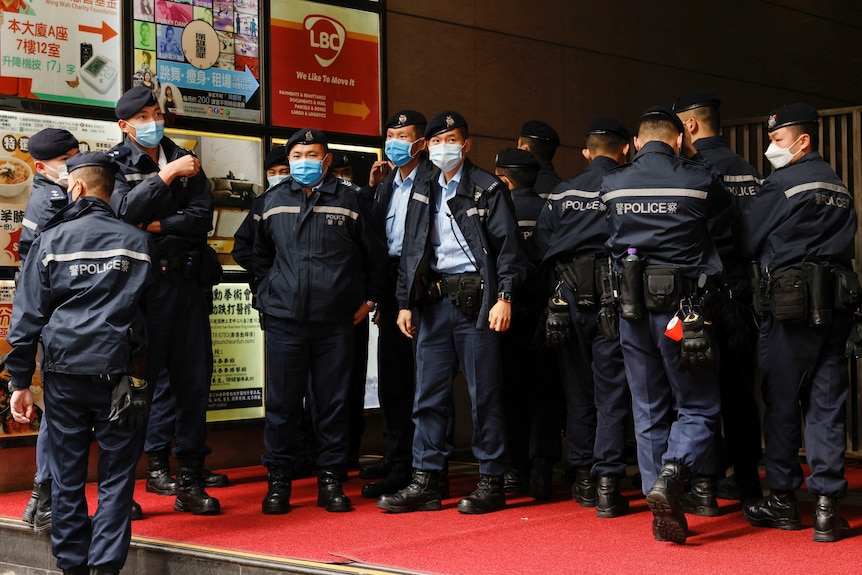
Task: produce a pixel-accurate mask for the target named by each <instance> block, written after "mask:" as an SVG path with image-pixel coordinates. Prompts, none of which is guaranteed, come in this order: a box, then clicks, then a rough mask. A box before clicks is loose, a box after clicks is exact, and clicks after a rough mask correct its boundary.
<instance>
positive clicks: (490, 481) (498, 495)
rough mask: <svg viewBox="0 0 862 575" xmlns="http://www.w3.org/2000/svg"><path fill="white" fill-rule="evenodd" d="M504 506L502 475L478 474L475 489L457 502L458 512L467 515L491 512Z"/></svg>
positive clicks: (504, 494)
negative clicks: (477, 482) (477, 483)
mask: <svg viewBox="0 0 862 575" xmlns="http://www.w3.org/2000/svg"><path fill="white" fill-rule="evenodd" d="M504 507H506V492H505V491H504V490H503V476H502V475H480V476H479V485H478V486H476V491H474V492H473V493H471V494H470V495H468V496H467V497H465V498H464V499H462V500H461V501H459V502H458V512H459V513H467V514H469V515H479V514H481V513H491V512H492V511H499V510H500V509H503V508H504Z"/></svg>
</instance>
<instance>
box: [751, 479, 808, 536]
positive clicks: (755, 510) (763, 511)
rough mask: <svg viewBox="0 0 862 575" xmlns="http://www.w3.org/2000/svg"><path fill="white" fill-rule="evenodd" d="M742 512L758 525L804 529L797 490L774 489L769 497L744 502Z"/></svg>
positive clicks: (753, 523)
mask: <svg viewBox="0 0 862 575" xmlns="http://www.w3.org/2000/svg"><path fill="white" fill-rule="evenodd" d="M742 514H743V515H744V516H745V518H746V519H747V520H748V522H749V523H751V524H752V525H754V526H756V527H772V528H773V529H783V530H785V531H795V530H796V529H802V520H801V519H800V518H799V503H798V501H797V499H796V492H795V491H793V490H792V489H791V490H790V491H781V490H779V489H773V490H772V492H771V493H770V494H769V496H768V497H763V498H761V499H754V500H752V501H749V502H746V503H743V504H742Z"/></svg>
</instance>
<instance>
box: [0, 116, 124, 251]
mask: <svg viewBox="0 0 862 575" xmlns="http://www.w3.org/2000/svg"><path fill="white" fill-rule="evenodd" d="M43 128H60V129H63V130H68V131H69V132H71V133H72V134H73V135H74V136H75V137H76V138H77V139H78V142H79V147H78V149H79V150H80V151H82V152H86V151H99V152H104V151H107V150H108V149H110V148H111V147H112V146H114V145H115V144H116V143H117V142H119V141H121V140H122V133H121V132H120V128H119V126H117V123H116V122H105V121H100V120H81V119H76V118H64V117H61V116H40V115H35V114H24V113H15V112H3V111H0V266H17V265H18V263H19V260H20V258H19V257H18V239H19V238H20V236H21V222H22V220H23V218H24V209H25V208H26V207H27V200H29V199H30V190H31V188H32V187H33V178H34V176H35V173H36V172H35V166H34V162H33V159H32V158H31V157H30V153H29V152H28V151H27V143H28V141H29V140H30V136H32V135H33V134H35V133H36V132H38V131H40V130H42V129H43Z"/></svg>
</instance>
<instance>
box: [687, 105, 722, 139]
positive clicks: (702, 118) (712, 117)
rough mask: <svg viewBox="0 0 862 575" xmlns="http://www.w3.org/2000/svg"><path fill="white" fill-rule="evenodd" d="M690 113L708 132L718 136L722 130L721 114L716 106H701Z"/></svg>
mask: <svg viewBox="0 0 862 575" xmlns="http://www.w3.org/2000/svg"><path fill="white" fill-rule="evenodd" d="M690 112H691V115H692V116H693V117H694V118H695V119H696V120H697V121H698V122H700V123H701V124H704V126H705V127H706V128H707V129H708V130H710V131H712V132H715V133H716V134H717V133H718V132H719V130H720V129H721V113H720V112H719V110H718V108H716V107H715V106H701V107H700V108H694V109H692V110H690Z"/></svg>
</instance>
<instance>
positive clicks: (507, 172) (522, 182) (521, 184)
mask: <svg viewBox="0 0 862 575" xmlns="http://www.w3.org/2000/svg"><path fill="white" fill-rule="evenodd" d="M497 171H498V172H499V173H501V174H503V175H504V176H506V177H507V178H509V179H510V180H511V181H512V183H513V184H515V187H516V188H519V189H521V188H532V187H533V186H534V185H535V184H536V177H537V176H538V172H537V171H536V170H531V169H530V168H497Z"/></svg>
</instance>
